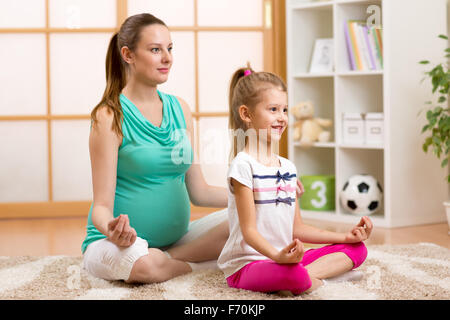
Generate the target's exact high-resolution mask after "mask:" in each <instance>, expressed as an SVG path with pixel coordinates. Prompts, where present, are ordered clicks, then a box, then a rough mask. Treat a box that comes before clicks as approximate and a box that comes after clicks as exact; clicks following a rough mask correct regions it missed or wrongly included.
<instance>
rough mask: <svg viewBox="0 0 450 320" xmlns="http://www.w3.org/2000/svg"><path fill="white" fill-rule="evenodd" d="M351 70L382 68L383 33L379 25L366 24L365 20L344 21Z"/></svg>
mask: <svg viewBox="0 0 450 320" xmlns="http://www.w3.org/2000/svg"><path fill="white" fill-rule="evenodd" d="M344 30H345V39H346V42H347V49H348V55H349V60H350V68H351V70H382V69H383V33H382V28H381V26H367V24H366V22H365V21H357V20H349V21H347V22H345V23H344Z"/></svg>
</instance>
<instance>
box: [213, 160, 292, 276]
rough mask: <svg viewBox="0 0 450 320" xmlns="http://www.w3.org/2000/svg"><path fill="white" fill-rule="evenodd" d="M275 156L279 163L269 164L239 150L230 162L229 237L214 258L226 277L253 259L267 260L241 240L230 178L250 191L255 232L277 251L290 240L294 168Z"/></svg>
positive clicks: (229, 179)
mask: <svg viewBox="0 0 450 320" xmlns="http://www.w3.org/2000/svg"><path fill="white" fill-rule="evenodd" d="M278 159H279V160H280V164H281V166H279V167H268V166H265V165H263V164H261V163H259V162H258V161H256V159H254V158H253V157H252V156H250V155H249V154H247V153H246V152H239V153H238V154H237V156H236V157H235V158H234V159H233V161H232V162H231V164H230V167H229V169H228V175H227V180H228V218H229V227H230V236H229V238H228V240H227V242H226V244H225V246H224V248H223V250H222V253H221V254H220V256H219V259H218V261H217V263H218V265H219V268H220V269H222V271H223V272H224V273H225V277H229V276H230V275H232V274H233V273H235V272H236V271H238V270H239V269H241V268H242V267H244V266H245V265H246V264H248V263H250V262H252V261H255V260H265V259H268V258H267V257H265V256H264V255H262V254H260V253H259V252H258V251H256V250H255V249H253V248H252V247H251V246H249V245H248V244H247V243H246V242H245V240H244V237H243V235H242V232H241V228H240V226H239V216H238V212H237V209H236V201H235V197H234V190H233V187H232V186H231V184H230V181H231V178H233V179H235V180H236V181H238V182H240V183H242V184H243V185H245V186H247V187H248V188H250V189H251V190H253V200H254V204H255V210H256V227H257V230H258V232H259V233H260V234H261V235H262V236H263V237H264V238H265V239H266V240H267V241H268V242H269V243H271V244H272V245H273V246H274V247H275V248H276V249H278V250H281V249H283V248H285V247H286V246H287V245H289V244H290V243H291V242H292V240H293V239H292V237H293V225H294V215H295V201H296V192H295V188H296V185H297V170H296V167H295V165H294V164H293V163H292V162H291V161H289V160H288V159H286V158H283V157H280V156H278Z"/></svg>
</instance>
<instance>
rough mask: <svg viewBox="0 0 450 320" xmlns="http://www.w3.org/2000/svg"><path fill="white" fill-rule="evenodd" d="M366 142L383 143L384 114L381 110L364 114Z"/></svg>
mask: <svg viewBox="0 0 450 320" xmlns="http://www.w3.org/2000/svg"><path fill="white" fill-rule="evenodd" d="M365 127H366V137H365V140H366V143H367V144H383V140H384V115H383V113H381V112H373V113H367V114H366V123H365Z"/></svg>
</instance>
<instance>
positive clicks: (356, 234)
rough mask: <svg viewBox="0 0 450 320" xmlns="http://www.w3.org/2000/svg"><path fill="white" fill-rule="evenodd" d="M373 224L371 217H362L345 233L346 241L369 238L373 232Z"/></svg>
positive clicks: (353, 241) (359, 240)
mask: <svg viewBox="0 0 450 320" xmlns="http://www.w3.org/2000/svg"><path fill="white" fill-rule="evenodd" d="M372 229H373V224H372V221H371V220H370V219H369V217H362V218H361V220H360V221H359V223H358V224H357V225H356V226H355V227H353V229H352V230H351V231H350V232H348V233H347V234H346V235H345V243H356V242H361V241H364V240H367V239H368V238H369V237H370V233H371V232H372Z"/></svg>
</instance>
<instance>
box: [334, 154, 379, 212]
mask: <svg viewBox="0 0 450 320" xmlns="http://www.w3.org/2000/svg"><path fill="white" fill-rule="evenodd" d="M337 162H338V168H337V170H338V172H339V173H340V174H339V177H337V179H336V200H337V204H336V208H339V213H340V214H342V215H350V216H354V215H353V214H351V213H349V212H346V211H345V210H344V208H343V207H342V205H341V203H340V198H339V195H340V192H341V190H342V188H343V186H344V184H345V183H346V182H347V180H348V179H349V178H350V177H351V176H353V175H357V174H368V175H371V176H373V177H374V178H375V179H376V180H377V181H378V183H379V184H380V185H381V188H382V190H383V196H382V198H381V203H380V208H379V209H378V210H377V211H376V212H375V213H374V214H372V215H371V216H376V217H378V218H380V219H383V218H384V189H385V187H384V186H385V184H384V182H385V180H384V150H374V149H339V150H338V151H337Z"/></svg>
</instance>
